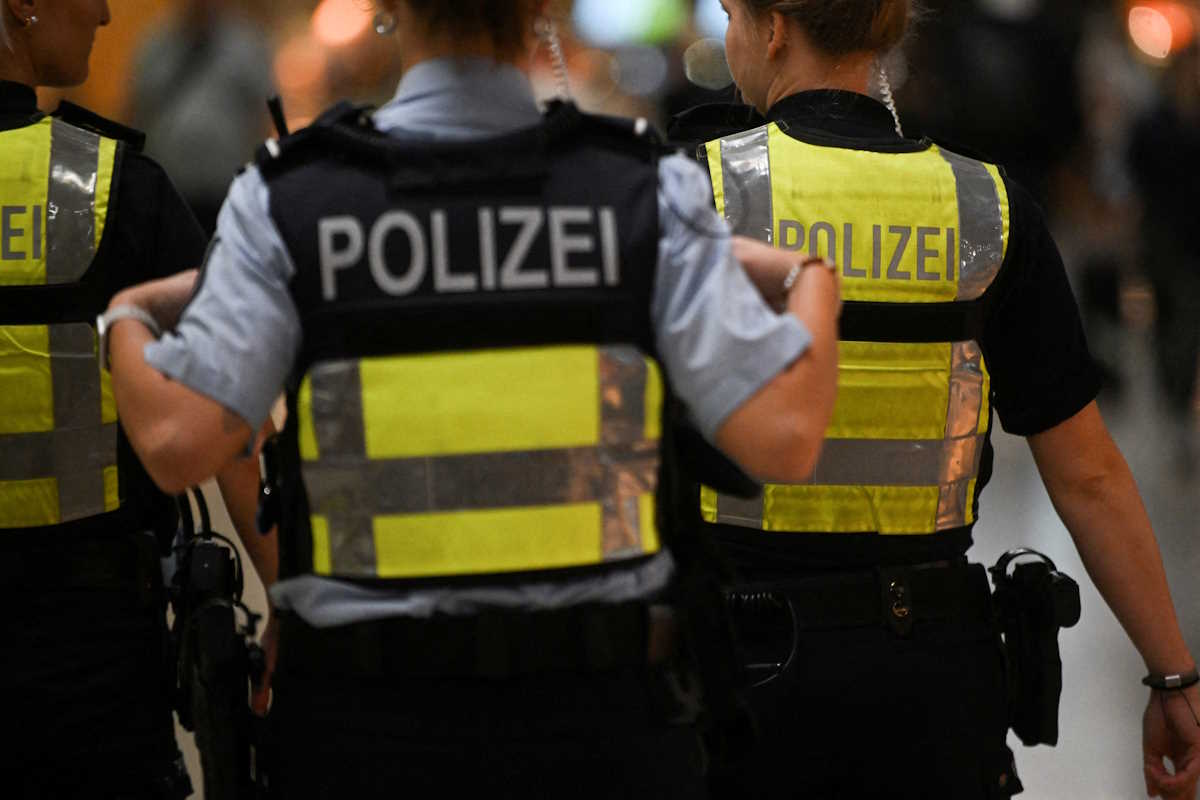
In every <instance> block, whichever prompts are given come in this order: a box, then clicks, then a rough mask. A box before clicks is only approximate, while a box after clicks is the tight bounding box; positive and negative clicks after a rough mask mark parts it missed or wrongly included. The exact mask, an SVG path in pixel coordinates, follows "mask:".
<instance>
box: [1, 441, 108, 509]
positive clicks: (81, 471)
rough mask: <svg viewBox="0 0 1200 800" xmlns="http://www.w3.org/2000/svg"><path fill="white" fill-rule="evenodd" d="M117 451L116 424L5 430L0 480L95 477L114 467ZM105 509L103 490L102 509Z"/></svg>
mask: <svg viewBox="0 0 1200 800" xmlns="http://www.w3.org/2000/svg"><path fill="white" fill-rule="evenodd" d="M116 450H117V426H116V423H110V424H108V425H101V426H98V427H95V428H84V429H82V430H54V431H39V432H37V433H6V434H3V435H0V456H2V457H0V481H28V480H37V479H39V478H57V479H58V480H60V481H61V480H62V479H63V477H64V475H66V476H71V475H80V476H83V475H87V476H96V475H99V474H100V473H101V471H102V470H103V469H104V468H105V467H110V466H112V464H113V461H114V454H115V453H116ZM101 488H102V489H103V486H102V487H101ZM103 510H104V496H103V491H102V492H101V496H100V511H103ZM90 513H93V514H94V513H98V512H96V511H95V510H93V511H91V512H90Z"/></svg>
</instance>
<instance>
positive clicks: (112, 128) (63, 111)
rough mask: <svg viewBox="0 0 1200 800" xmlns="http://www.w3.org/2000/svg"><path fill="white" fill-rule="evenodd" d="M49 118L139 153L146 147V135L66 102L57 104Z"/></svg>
mask: <svg viewBox="0 0 1200 800" xmlns="http://www.w3.org/2000/svg"><path fill="white" fill-rule="evenodd" d="M51 116H52V117H55V118H56V119H61V120H62V121H63V122H65V123H67V124H68V125H74V126H75V127H76V128H83V129H84V130H88V131H91V132H92V133H98V134H100V135H101V136H107V137H108V138H109V139H119V140H120V141H122V142H124V143H125V144H126V145H127V146H128V147H130V148H132V149H133V150H135V151H137V152H139V153H140V152H141V151H142V148H144V147H145V146H146V134H144V133H142V132H141V131H139V130H137V129H136V128H130V127H129V126H127V125H122V124H121V123H119V122H114V121H113V120H111V119H108V118H106V117H102V116H100V115H99V114H97V113H96V112H94V111H89V110H88V109H86V108H84V107H83V106H77V105H75V104H74V103H70V102H67V101H66V100H64V101H62V102H61V103H59V104H58V108H57V109H56V110H55V111H54V113H53V114H51Z"/></svg>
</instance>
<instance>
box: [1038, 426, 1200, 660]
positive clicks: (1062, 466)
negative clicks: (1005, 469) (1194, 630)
mask: <svg viewBox="0 0 1200 800" xmlns="http://www.w3.org/2000/svg"><path fill="white" fill-rule="evenodd" d="M1059 427H1060V428H1062V429H1063V430H1062V431H1059V430H1058V429H1056V430H1055V431H1051V432H1049V433H1047V434H1042V435H1040V436H1039V437H1034V438H1033V439H1031V441H1030V443H1031V446H1032V447H1033V451H1034V455H1035V457H1036V458H1037V460H1038V466H1039V468H1040V469H1041V471H1042V475H1043V478H1044V480H1045V481H1046V488H1047V490H1048V491H1049V492H1050V497H1051V499H1052V501H1053V502H1054V506H1055V508H1056V509H1057V511H1058V513H1059V516H1060V517H1062V520H1063V522H1064V524H1065V525H1066V526H1067V529H1068V530H1069V531H1070V533H1071V537H1072V538H1073V539H1074V542H1075V546H1076V548H1077V549H1078V551H1079V554H1080V557H1081V558H1082V560H1083V564H1084V567H1085V568H1086V569H1087V571H1088V574H1089V575H1090V576H1091V578H1092V581H1093V582H1094V583H1095V584H1096V587H1097V588H1098V589H1099V590H1100V593H1101V595H1102V596H1103V597H1104V599H1105V602H1107V603H1108V606H1109V607H1110V608H1111V609H1112V611H1113V613H1114V614H1115V615H1116V617H1117V619H1118V620H1119V621H1120V623H1121V625H1122V626H1123V627H1124V628H1125V631H1126V633H1128V635H1129V638H1130V640H1131V641H1132V642H1133V644H1134V646H1135V647H1136V648H1137V649H1138V652H1139V653H1141V655H1142V658H1143V659H1144V660H1145V662H1146V666H1147V667H1148V668H1149V670H1150V671H1151V672H1158V673H1173V672H1182V671H1187V670H1188V669H1190V668H1191V667H1192V666H1193V660H1192V657H1191V655H1190V653H1189V652H1188V648H1187V644H1186V643H1185V642H1184V639H1183V635H1182V634H1181V633H1180V630H1179V623H1178V621H1177V619H1176V616H1175V608H1174V605H1173V603H1172V601H1171V595H1170V591H1169V589H1168V588H1167V580H1166V574H1165V572H1164V570H1163V564H1162V558H1161V556H1160V555H1159V550H1158V542H1157V541H1156V539H1155V536H1154V532H1153V530H1152V528H1151V525H1150V520H1149V518H1148V517H1147V515H1146V510H1145V508H1144V506H1143V505H1142V501H1141V498H1140V496H1139V494H1138V489H1137V485H1136V484H1135V482H1134V480H1133V475H1132V474H1131V473H1130V471H1129V467H1128V465H1127V464H1126V463H1125V459H1124V458H1123V457H1122V456H1121V453H1120V452H1119V451H1118V450H1117V447H1116V445H1115V444H1114V443H1113V442H1112V439H1111V438H1110V437H1109V436H1108V433H1107V431H1106V430H1105V429H1104V427H1103V423H1102V422H1100V420H1099V413H1098V412H1097V411H1096V410H1095V407H1094V405H1093V406H1089V407H1088V408H1086V409H1084V411H1082V412H1080V414H1079V415H1077V417H1076V418H1075V419H1073V420H1070V421H1068V422H1066V423H1064V424H1063V425H1062V426H1059ZM1073 429H1074V435H1072V430H1073ZM1063 433H1066V434H1067V435H1068V436H1067V437H1066V438H1064V436H1063V435H1061V434H1063ZM1043 437H1045V438H1043Z"/></svg>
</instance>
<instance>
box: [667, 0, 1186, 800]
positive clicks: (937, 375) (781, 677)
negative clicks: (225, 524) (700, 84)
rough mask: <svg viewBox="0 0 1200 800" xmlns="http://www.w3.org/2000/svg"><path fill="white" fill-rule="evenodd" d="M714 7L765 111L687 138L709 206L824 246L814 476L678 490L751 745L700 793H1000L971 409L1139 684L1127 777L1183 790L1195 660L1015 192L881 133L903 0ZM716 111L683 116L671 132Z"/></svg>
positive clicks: (999, 686) (774, 0)
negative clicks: (825, 368)
mask: <svg viewBox="0 0 1200 800" xmlns="http://www.w3.org/2000/svg"><path fill="white" fill-rule="evenodd" d="M722 4H723V6H724V8H725V10H726V12H727V13H728V15H729V27H728V32H727V34H726V52H727V57H728V61H729V66H730V69H731V72H732V75H733V77H734V78H735V80H736V82H737V85H738V87H739V88H740V89H741V92H742V94H743V95H744V96H745V98H746V99H747V100H748V101H749V102H750V103H751V104H753V105H754V106H755V108H756V109H757V111H758V112H759V113H761V114H764V115H765V119H764V120H763V121H762V123H763V124H760V125H759V126H758V127H751V128H750V129H749V130H742V131H738V132H730V133H729V134H728V135H725V136H723V137H721V138H719V139H716V140H713V141H709V142H708V144H707V146H706V147H705V148H704V149H703V153H702V157H703V160H704V162H705V163H706V164H707V166H708V167H709V170H710V174H711V177H712V182H713V188H714V197H715V200H716V204H717V207H718V209H719V210H720V211H721V212H722V213H723V214H724V215H725V216H726V218H727V219H728V220H729V221H730V223H731V226H732V227H733V228H734V230H735V231H737V232H741V233H746V234H749V235H753V236H755V237H757V238H759V239H760V240H762V241H764V242H768V243H770V244H772V245H774V246H775V247H777V248H779V249H781V250H785V251H792V252H796V253H811V254H819V255H823V256H828V257H830V258H836V260H838V261H839V262H840V264H841V270H842V281H843V286H844V299H845V301H846V307H845V311H844V314H843V317H842V326H841V340H842V341H841V344H840V359H839V394H838V400H837V405H836V409H835V413H834V418H833V422H832V425H831V427H830V429H829V433H828V438H827V440H826V442H825V445H824V449H823V451H822V453H821V455H820V458H819V461H818V464H817V467H816V470H815V473H814V475H813V477H812V478H811V479H810V480H808V481H806V482H804V483H802V484H796V483H794V482H782V483H776V484H769V485H767V486H766V488H765V491H764V493H763V497H762V498H761V499H757V500H754V501H744V500H739V499H737V498H734V497H728V496H723V495H721V494H720V493H719V492H716V491H713V490H711V489H703V490H702V491H701V497H700V505H701V510H702V514H703V516H704V518H705V520H706V521H707V522H708V523H709V525H710V527H711V530H713V531H714V532H715V533H716V535H717V536H718V537H719V540H720V543H721V545H722V547H723V549H724V550H725V551H726V552H727V553H729V555H730V556H731V557H732V558H733V559H734V560H735V562H736V564H737V566H738V567H739V569H740V574H741V576H742V578H743V580H744V584H743V585H742V586H741V587H740V588H739V591H737V592H735V593H734V595H733V598H732V599H733V602H734V603H735V606H736V608H737V615H738V616H737V619H738V624H739V627H740V630H741V633H742V635H743V639H744V644H745V646H746V648H747V650H748V651H749V652H748V656H749V662H750V664H751V671H752V678H753V679H754V681H755V682H756V683H757V684H758V685H757V686H756V688H755V689H754V691H753V702H752V705H753V706H754V708H755V710H756V711H757V712H758V714H759V717H760V723H761V724H762V728H763V740H764V741H763V743H762V746H761V747H759V748H756V749H755V751H754V753H753V756H752V757H751V758H749V759H747V761H746V762H745V763H744V764H743V765H741V767H740V768H738V769H736V770H732V771H730V772H729V773H728V774H724V775H722V776H721V777H720V778H719V780H718V781H717V783H716V787H717V791H716V792H715V794H717V795H719V796H723V797H731V798H732V797H736V798H747V797H765V796H770V797H773V798H774V797H921V798H929V797H953V798H985V797H989V798H990V797H1007V796H1009V795H1010V794H1012V793H1015V792H1017V791H1019V790H1020V783H1019V782H1018V780H1017V776H1016V774H1015V773H1014V771H1013V766H1012V754H1011V753H1010V752H1009V750H1008V748H1007V746H1006V744H1005V732H1006V728H1007V723H1008V717H1007V708H1006V702H1005V696H1006V691H1005V665H1004V662H1003V659H1002V655H1001V649H1000V647H999V638H998V635H997V632H996V630H995V628H994V626H993V623H992V617H993V612H992V608H991V605H990V601H989V592H988V586H987V576H986V573H985V571H984V569H983V568H982V567H981V566H979V565H968V564H967V561H966V557H965V554H966V552H967V549H968V548H969V546H970V544H971V529H972V525H973V523H974V522H975V520H976V517H977V511H978V501H979V495H980V492H981V491H982V489H983V487H984V485H985V484H986V483H987V481H988V479H989V477H990V476H991V472H992V449H991V446H990V443H989V434H990V431H991V418H992V410H993V409H995V411H996V412H998V414H999V416H1000V420H1001V422H1002V424H1003V425H1004V427H1005V429H1006V430H1008V431H1009V432H1010V433H1014V434H1019V435H1022V436H1025V437H1027V438H1028V441H1029V445H1030V447H1031V449H1032V450H1033V454H1034V456H1035V459H1036V461H1037V464H1038V468H1039V470H1040V472H1041V475H1042V478H1043V481H1044V483H1045V485H1046V488H1047V491H1048V492H1049V493H1050V495H1051V499H1052V500H1053V502H1054V506H1055V508H1056V509H1057V510H1058V512H1059V514H1060V516H1061V517H1062V519H1063V522H1064V523H1065V524H1066V526H1067V528H1068V529H1069V530H1070V532H1071V534H1072V536H1073V538H1074V540H1075V543H1076V546H1077V548H1078V549H1079V551H1080V554H1081V556H1082V558H1083V561H1084V564H1085V565H1086V567H1087V569H1088V571H1089V573H1090V574H1091V576H1092V578H1093V579H1094V580H1095V582H1096V584H1097V585H1098V587H1099V588H1100V590H1101V592H1102V594H1103V595H1104V596H1105V598H1106V600H1107V601H1108V604H1109V605H1110V607H1111V608H1112V610H1113V612H1114V613H1115V614H1116V615H1117V617H1118V618H1119V620H1120V621H1121V623H1122V624H1123V625H1124V626H1125V629H1126V630H1127V632H1128V633H1129V636H1130V638H1131V639H1132V640H1133V643H1134V645H1135V646H1136V647H1137V648H1138V650H1139V652H1140V653H1141V655H1142V657H1143V658H1144V659H1145V662H1146V665H1147V668H1148V670H1149V671H1150V672H1151V673H1152V675H1151V676H1150V677H1149V683H1150V684H1151V685H1154V686H1158V687H1160V688H1159V689H1156V690H1154V691H1153V692H1152V695H1151V698H1150V702H1149V705H1148V706H1147V711H1146V720H1145V731H1144V733H1145V739H1144V741H1145V756H1146V758H1145V773H1146V780H1147V787H1148V789H1150V790H1151V791H1153V792H1155V793H1157V792H1162V793H1163V794H1164V795H1166V796H1170V797H1188V798H1191V797H1193V796H1194V793H1195V787H1196V781H1197V776H1198V775H1200V727H1198V725H1200V723H1197V722H1196V720H1195V718H1194V717H1193V715H1192V712H1191V710H1189V705H1188V704H1189V702H1190V704H1191V708H1192V709H1196V710H1198V711H1200V705H1198V702H1197V701H1198V696H1197V694H1196V688H1195V686H1192V687H1191V688H1187V689H1186V690H1185V691H1179V690H1178V688H1179V687H1180V686H1181V685H1182V686H1184V687H1186V686H1187V685H1188V684H1189V683H1192V682H1193V681H1194V680H1195V677H1194V669H1195V662H1194V661H1193V659H1192V657H1191V655H1190V654H1189V653H1188V650H1187V647H1186V645H1185V643H1184V641H1183V638H1182V636H1181V635H1180V632H1179V629H1178V625H1177V623H1176V619H1175V612H1174V609H1173V607H1172V604H1171V600H1170V597H1169V594H1168V591H1167V585H1166V581H1165V579H1164V575H1163V569H1162V565H1161V561H1160V557H1159V554H1158V550H1157V546H1156V544H1155V541H1154V536H1153V533H1152V532H1151V528H1150V523H1149V521H1148V519H1147V517H1146V513H1145V511H1144V510H1143V507H1142V504H1141V501H1140V498H1139V496H1138V492H1137V489H1136V487H1135V485H1134V482H1133V479H1132V477H1131V476H1130V473H1129V470H1128V468H1127V466H1126V465H1125V462H1124V460H1123V459H1122V457H1121V455H1120V453H1119V452H1118V451H1117V449H1116V447H1115V445H1114V444H1113V442H1112V440H1111V439H1110V437H1109V435H1108V433H1107V431H1106V429H1105V427H1104V423H1103V422H1102V421H1101V418H1100V415H1099V413H1098V412H1097V409H1096V405H1095V402H1094V400H1095V396H1096V392H1097V387H1098V380H1097V376H1096V370H1095V368H1094V367H1093V364H1092V361H1091V359H1090V357H1089V355H1088V351H1087V346H1086V343H1085V341H1084V336H1083V332H1082V329H1081V326H1080V323H1079V318H1078V313H1077V310H1076V306H1075V302H1074V299H1073V297H1072V295H1071V293H1070V290H1069V287H1068V283H1067V278H1066V275H1065V274H1064V270H1063V266H1062V261H1061V258H1060V257H1059V254H1058V252H1057V249H1056V247H1055V245H1054V243H1053V241H1052V240H1051V238H1050V236H1049V234H1048V232H1047V230H1046V226H1045V223H1044V222H1043V220H1042V218H1041V216H1040V215H1039V213H1038V211H1037V209H1036V208H1035V207H1034V205H1033V203H1032V201H1031V200H1030V198H1029V196H1028V194H1027V193H1026V192H1025V191H1024V190H1023V189H1022V188H1021V187H1020V186H1018V185H1016V184H1014V183H1013V182H1012V181H1010V180H1008V179H1007V178H1006V177H1005V175H1004V173H1003V172H1002V171H1001V170H999V169H998V168H997V167H995V166H993V165H991V164H988V163H985V162H982V161H979V160H975V159H973V158H969V157H966V156H963V155H960V154H958V153H956V152H954V151H952V150H950V149H947V148H943V147H940V146H938V145H935V144H933V143H931V142H929V141H928V140H923V139H913V138H907V137H905V136H904V134H903V132H902V127H901V125H900V119H899V117H898V116H897V115H896V113H895V107H894V104H892V106H891V110H890V112H889V108H888V107H887V106H885V105H884V104H881V103H879V102H876V101H875V100H873V99H871V98H870V97H868V96H867V94H868V88H869V87H870V86H872V85H876V86H878V87H879V88H880V90H881V94H882V96H883V97H885V98H886V99H887V101H888V102H889V103H890V102H891V93H890V89H889V88H888V82H887V77H886V73H885V72H884V71H883V70H882V69H881V68H880V66H879V64H880V61H881V59H882V57H883V56H884V55H885V54H886V53H887V52H888V51H890V50H891V49H892V48H893V47H895V46H896V45H897V44H898V43H899V42H900V40H901V38H902V37H903V36H904V33H905V28H906V23H907V18H908V16H909V3H908V2H907V1H906V0H857V1H856V2H835V1H834V0H790V1H786V2H785V1H781V0H723V2H722ZM723 115H724V112H722V111H721V110H720V109H717V110H715V111H714V110H712V109H708V110H701V111H697V112H695V113H694V114H692V115H690V117H689V116H685V117H684V118H682V119H681V120H680V121H679V125H678V127H677V129H676V130H677V133H679V134H680V135H681V136H686V135H687V131H688V129H689V127H691V126H693V125H697V124H699V125H709V124H711V122H712V121H713V120H714V119H720V118H721V117H722V116H723ZM726 116H727V115H726ZM1055 655H1056V654H1055ZM1170 676H1181V677H1174V678H1172V677H1170ZM1055 700H1056V696H1055ZM1054 710H1055V709H1051V711H1052V712H1053V711H1054ZM1163 756H1169V757H1170V758H1171V759H1172V760H1173V761H1174V763H1175V765H1176V773H1175V775H1174V776H1171V775H1168V773H1167V772H1166V771H1165V769H1164V767H1163V760H1162V759H1163Z"/></svg>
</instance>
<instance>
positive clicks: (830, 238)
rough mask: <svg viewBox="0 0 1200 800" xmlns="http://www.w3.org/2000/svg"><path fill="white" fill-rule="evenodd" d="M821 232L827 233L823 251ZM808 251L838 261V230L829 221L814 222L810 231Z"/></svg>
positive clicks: (810, 253)
mask: <svg viewBox="0 0 1200 800" xmlns="http://www.w3.org/2000/svg"><path fill="white" fill-rule="evenodd" d="M821 234H824V235H825V248H826V249H825V252H824V253H822V252H821ZM808 253H809V255H813V256H822V255H823V256H825V258H828V259H829V260H830V261H837V260H838V257H837V231H836V230H834V228H833V226H832V225H830V224H829V223H828V222H814V223H813V226H812V228H810V229H809V231H808Z"/></svg>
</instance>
